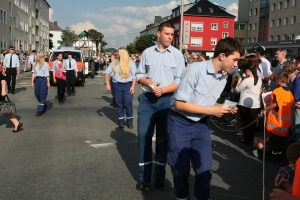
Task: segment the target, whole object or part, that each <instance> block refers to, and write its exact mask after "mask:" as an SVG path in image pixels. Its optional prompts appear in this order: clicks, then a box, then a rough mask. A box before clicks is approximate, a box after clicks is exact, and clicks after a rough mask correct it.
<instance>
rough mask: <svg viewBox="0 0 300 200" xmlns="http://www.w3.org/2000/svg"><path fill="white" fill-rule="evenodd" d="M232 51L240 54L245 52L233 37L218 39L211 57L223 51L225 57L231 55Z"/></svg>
mask: <svg viewBox="0 0 300 200" xmlns="http://www.w3.org/2000/svg"><path fill="white" fill-rule="evenodd" d="M234 52H239V53H240V56H243V55H244V54H245V50H244V47H243V46H242V45H241V44H240V42H239V41H237V40H236V39H234V38H231V37H227V38H224V39H221V40H219V42H218V43H217V46H216V49H215V52H214V56H213V58H216V57H218V56H219V55H220V54H221V53H224V54H225V56H226V57H228V56H229V55H232V54H233V53H234Z"/></svg>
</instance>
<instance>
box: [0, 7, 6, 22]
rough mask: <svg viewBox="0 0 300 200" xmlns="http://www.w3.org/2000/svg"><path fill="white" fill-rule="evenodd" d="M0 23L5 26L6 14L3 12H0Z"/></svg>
mask: <svg viewBox="0 0 300 200" xmlns="http://www.w3.org/2000/svg"><path fill="white" fill-rule="evenodd" d="M0 22H1V23H3V24H7V14H6V11H5V10H0Z"/></svg>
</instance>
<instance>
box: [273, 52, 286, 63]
mask: <svg viewBox="0 0 300 200" xmlns="http://www.w3.org/2000/svg"><path fill="white" fill-rule="evenodd" d="M275 58H276V60H278V61H279V62H281V61H283V60H284V59H285V55H284V53H282V52H281V51H276V53H275Z"/></svg>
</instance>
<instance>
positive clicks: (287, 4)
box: [284, 0, 290, 8]
mask: <svg viewBox="0 0 300 200" xmlns="http://www.w3.org/2000/svg"><path fill="white" fill-rule="evenodd" d="M289 4H290V1H289V0H285V2H284V8H288V7H289Z"/></svg>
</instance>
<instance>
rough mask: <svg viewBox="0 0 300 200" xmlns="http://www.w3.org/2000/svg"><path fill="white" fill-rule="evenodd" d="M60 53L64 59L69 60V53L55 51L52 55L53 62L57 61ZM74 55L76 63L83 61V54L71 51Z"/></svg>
mask: <svg viewBox="0 0 300 200" xmlns="http://www.w3.org/2000/svg"><path fill="white" fill-rule="evenodd" d="M59 53H62V55H63V58H62V59H64V60H65V59H68V53H69V51H54V52H53V53H52V55H51V59H50V60H52V61H54V60H56V57H57V55H58V54H59ZM71 53H72V58H74V59H75V60H76V61H81V54H80V52H77V51H71Z"/></svg>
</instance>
